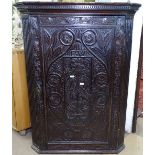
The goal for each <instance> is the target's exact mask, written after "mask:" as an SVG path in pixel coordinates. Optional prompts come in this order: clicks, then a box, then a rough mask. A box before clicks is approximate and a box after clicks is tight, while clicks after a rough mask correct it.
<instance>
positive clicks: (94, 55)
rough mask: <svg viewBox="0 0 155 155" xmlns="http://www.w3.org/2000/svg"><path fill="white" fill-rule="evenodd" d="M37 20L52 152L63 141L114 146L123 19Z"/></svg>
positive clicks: (123, 45) (52, 18)
mask: <svg viewBox="0 0 155 155" xmlns="http://www.w3.org/2000/svg"><path fill="white" fill-rule="evenodd" d="M39 21H40V23H39V24H40V29H41V41H42V50H43V51H42V53H43V60H44V79H45V81H44V83H45V91H46V92H45V94H46V97H45V102H46V106H47V107H46V116H45V117H46V135H47V143H48V144H51V145H50V147H51V148H52V149H53V148H54V145H55V144H59V143H62V144H66V146H67V144H73V148H74V145H75V144H77V143H78V144H95V145H97V144H98V145H99V144H100V145H101V146H102V147H103V146H104V147H107V148H108V145H111V144H110V143H113V145H114V146H116V143H117V142H116V141H117V139H116V141H115V142H113V140H112V138H114V137H113V135H112V133H114V132H116V133H114V135H115V136H117V133H118V128H119V127H118V119H119V116H118V115H119V111H118V108H119V105H118V104H119V103H117V101H118V98H119V97H120V96H119V93H120V76H121V75H120V74H121V72H120V69H121V68H120V67H121V65H123V54H125V53H123V52H124V49H125V44H124V43H125V31H124V26H125V17H124V16H95V17H93V16H69V17H68V16H67V17H66V16H54V15H53V16H52V15H51V16H48V18H47V16H40V17H39ZM112 96H114V97H115V99H114V98H113V97H112ZM113 100H115V101H114V102H116V103H115V105H113V104H114V103H113ZM120 130H121V129H120ZM122 130H123V129H122ZM100 145H99V146H98V147H100ZM66 146H65V147H66ZM88 146H89V145H88ZM75 148H76V147H75Z"/></svg>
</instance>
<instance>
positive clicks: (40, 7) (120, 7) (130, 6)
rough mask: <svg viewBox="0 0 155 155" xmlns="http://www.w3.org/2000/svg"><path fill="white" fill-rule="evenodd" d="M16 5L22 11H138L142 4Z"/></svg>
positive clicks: (24, 3)
mask: <svg viewBox="0 0 155 155" xmlns="http://www.w3.org/2000/svg"><path fill="white" fill-rule="evenodd" d="M14 6H16V7H17V8H18V9H19V10H20V11H21V12H27V11H28V9H30V10H38V11H40V10H55V9H61V10H68V9H70V10H119V11H134V12H135V11H136V10H138V8H139V7H140V6H141V5H140V4H138V3H76V4H75V3H50V2H47V3H46V2H44V3H43V2H42V3H41V2H19V3H16V4H15V5H14Z"/></svg>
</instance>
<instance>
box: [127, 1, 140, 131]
mask: <svg viewBox="0 0 155 155" xmlns="http://www.w3.org/2000/svg"><path fill="white" fill-rule="evenodd" d="M131 2H139V3H142V1H140V0H131ZM141 28H142V7H141V8H140V9H139V10H138V11H137V13H136V14H135V17H134V25H133V35H132V54H131V63H130V76H129V88H128V92H129V93H128V100H127V111H126V125H125V129H126V132H128V133H130V132H131V131H132V120H133V111H134V100H135V90H136V80H137V69H138V59H139V46H140V37H141Z"/></svg>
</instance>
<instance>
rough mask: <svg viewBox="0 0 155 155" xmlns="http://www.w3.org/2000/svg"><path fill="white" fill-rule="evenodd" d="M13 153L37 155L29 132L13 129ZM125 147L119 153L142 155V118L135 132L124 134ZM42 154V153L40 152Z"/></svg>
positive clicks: (15, 154)
mask: <svg viewBox="0 0 155 155" xmlns="http://www.w3.org/2000/svg"><path fill="white" fill-rule="evenodd" d="M12 135H13V137H12V140H13V142H12V143H13V146H12V147H13V155H37V153H36V152H34V151H33V150H32V149H31V143H32V142H31V133H30V132H29V133H28V134H27V135H26V136H20V135H19V134H18V133H17V132H15V131H13V133H12ZM125 146H126V147H125V149H124V150H123V151H122V152H121V153H120V154H119V155H142V154H143V119H142V118H138V121H137V133H136V134H126V135H125ZM42 155H43V154H42ZM109 155H110V154H109Z"/></svg>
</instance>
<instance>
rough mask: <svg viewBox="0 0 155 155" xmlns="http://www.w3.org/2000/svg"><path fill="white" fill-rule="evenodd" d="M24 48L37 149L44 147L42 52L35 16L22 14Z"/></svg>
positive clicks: (34, 140) (33, 132) (33, 133)
mask: <svg viewBox="0 0 155 155" xmlns="http://www.w3.org/2000/svg"><path fill="white" fill-rule="evenodd" d="M22 22H23V36H24V49H25V57H26V70H27V80H28V91H29V103H30V114H31V123H32V139H33V143H34V145H36V146H37V147H39V149H45V148H46V141H45V132H44V131H45V128H44V127H45V121H44V120H45V112H44V101H43V94H44V92H43V78H42V72H43V71H42V53H41V48H40V40H39V26H38V19H37V17H36V16H30V15H29V16H28V15H24V16H22Z"/></svg>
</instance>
